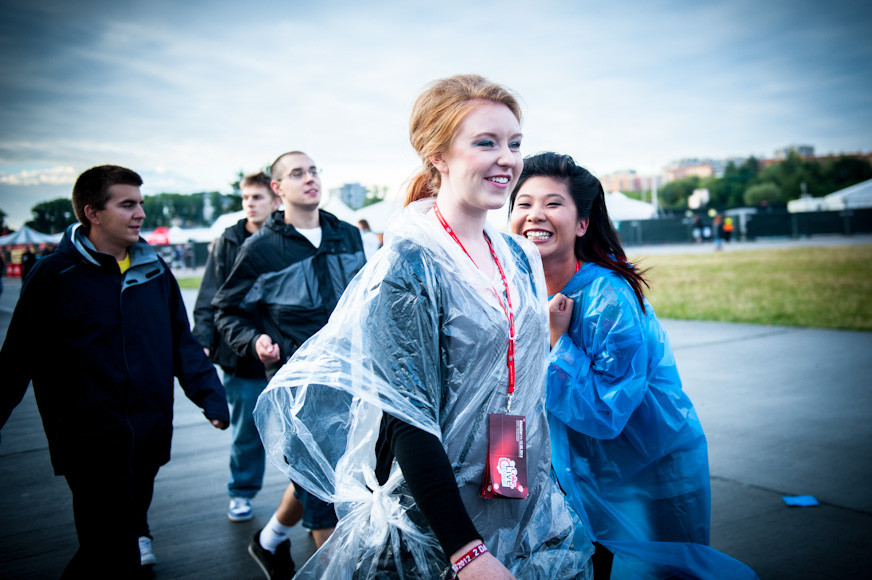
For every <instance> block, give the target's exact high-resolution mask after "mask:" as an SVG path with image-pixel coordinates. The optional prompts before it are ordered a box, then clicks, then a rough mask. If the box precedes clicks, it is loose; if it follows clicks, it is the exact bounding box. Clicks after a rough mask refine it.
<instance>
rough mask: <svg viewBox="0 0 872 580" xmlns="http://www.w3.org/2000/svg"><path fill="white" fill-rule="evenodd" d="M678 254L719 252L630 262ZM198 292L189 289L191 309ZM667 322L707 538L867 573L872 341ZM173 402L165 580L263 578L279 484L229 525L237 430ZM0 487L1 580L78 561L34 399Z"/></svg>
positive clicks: (746, 552) (776, 565)
mask: <svg viewBox="0 0 872 580" xmlns="http://www.w3.org/2000/svg"><path fill="white" fill-rule="evenodd" d="M845 241H847V242H849V243H857V242H863V243H870V242H872V238H869V237H866V238H859V237H856V238H839V239H832V240H828V239H823V240H821V239H817V238H815V239H813V240H812V241H809V242H805V241H803V240H800V241H798V242H795V241H793V242H792V241H788V240H781V241H779V240H775V241H769V242H756V243H753V244H735V245H733V246H728V247H727V251H735V250H739V249H752V248H756V247H771V246H776V247H778V246H780V245H803V244H807V243H813V244H815V245H819V244H820V243H828V244H829V243H842V242H845ZM746 246H747V247H746ZM676 250H678V251H712V248H711V246H708V247H697V246H681V247H671V249H670V247H667V246H652V247H643V248H633V249H632V250H631V254H633V255H643V254H645V253H654V252H658V251H676ZM181 275H185V273H181ZM4 282H5V283H6V289H5V291H4V293H3V295H2V297H0V328H2V331H0V336H5V332H6V326H7V325H8V322H9V317H10V312H11V309H12V307H13V306H14V301H15V300H14V299H15V296H16V295H17V292H18V284H17V282H10V281H9V279H5V280H4ZM194 295H195V293H194V292H186V295H185V299H186V301H187V302H188V304H189V305H190V304H192V303H193V298H194ZM664 324H665V326H666V328H667V330H668V332H669V335H670V337H671V340H672V343H673V346H674V349H675V355H676V358H677V360H678V366H679V370H680V372H681V375H682V378H683V380H684V383H685V388H686V390H687V392H688V393H689V394H690V396H691V398H692V399H693V401H694V403H695V405H696V407H697V409H698V412H699V415H700V417H701V419H702V422H703V427H704V428H705V431H706V434H707V437H708V440H709V454H710V463H711V476H712V545H713V546H714V547H715V548H717V549H719V550H721V551H723V552H725V553H727V554H730V555H731V556H733V557H736V558H738V559H740V560H742V561H743V562H745V563H747V564H748V565H750V566H751V567H752V568H754V569H755V570H756V571H757V573H758V574H759V575H760V577H761V578H762V579H763V580H768V579H776V578H778V579H780V578H785V579H806V578H807V579H818V578H861V577H870V574H872V550H870V549H869V546H870V545H872V483H870V482H872V389H870V386H872V381H870V377H872V358H870V353H872V333H864V332H846V331H829V330H815V329H797V328H785V327H769V326H756V325H746V324H724V323H712V322H697V321H678V320H667V321H664ZM47 344H49V345H50V340H47ZM49 350H50V348H49ZM48 362H50V361H48ZM0 376H2V370H0ZM0 381H2V378H0ZM175 408H176V417H175V427H176V431H175V439H174V447H173V460H172V461H171V462H170V463H169V464H168V465H167V466H166V467H164V468H163V469H161V471H160V473H159V474H158V478H157V483H156V490H155V500H154V504H153V506H152V509H151V511H150V513H149V515H150V522H151V525H152V530H153V533H154V536H155V542H154V547H155V551H156V553H157V556H158V564H157V566H156V567H155V575H156V577H157V578H167V579H170V578H172V579H175V578H185V579H198V578H212V579H216V580H221V579H228V580H230V579H234V580H236V579H247V578H251V579H254V578H260V577H262V576H261V574H260V572H259V570H258V569H257V567H256V566H255V565H254V564H253V563H252V562H251V561H250V559H249V557H248V555H247V554H246V552H245V545H246V543H247V542H248V539H249V538H250V536H251V535H252V534H253V533H254V531H255V530H257V529H258V528H259V527H260V526H261V525H263V523H265V522H266V520H267V519H268V518H269V517H270V515H271V514H272V511H273V509H274V507H275V506H276V505H277V503H278V500H279V498H280V496H281V492H282V491H283V489H284V486H285V480H284V477H283V476H282V475H280V474H279V473H278V472H277V471H276V470H275V469H268V475H267V481H266V485H265V489H264V490H263V491H262V492H261V494H260V495H259V496H258V498H257V500H256V503H255V519H254V520H253V521H252V522H249V523H245V524H231V523H229V522H228V521H227V519H226V517H225V515H224V510H225V509H226V497H225V490H224V486H225V481H226V479H227V475H228V469H227V454H228V451H227V449H228V444H229V435H228V433H226V432H218V431H216V430H215V429H213V428H212V427H210V426H209V425H208V424H207V423H206V421H205V420H204V419H203V418H202V416H201V415H200V413H199V410H198V409H197V408H196V407H195V406H194V405H193V404H192V403H190V402H189V401H187V399H185V398H184V396H183V395H181V391H179V396H178V399H177V401H176V407H175ZM0 491H2V493H0V578H54V577H57V575H58V574H59V573H60V571H61V570H62V568H63V566H64V565H65V563H66V562H67V560H68V559H69V558H70V557H71V556H72V554H73V553H74V552H75V549H76V540H75V531H74V529H73V524H72V517H71V508H70V496H69V492H68V490H67V488H66V485H65V484H64V481H63V479H62V478H56V477H53V476H52V473H51V466H50V463H49V459H48V452H47V450H46V442H45V437H44V435H43V434H42V428H41V425H40V423H39V417H38V414H37V412H36V407H35V404H34V401H33V395H32V390H28V394H27V396H26V397H25V400H24V402H23V403H22V404H21V405H20V406H19V407H18V408H17V409H16V410H15V412H14V413H13V414H12V417H11V419H10V421H9V423H8V424H7V425H6V427H4V429H3V432H2V444H0ZM800 494H811V495H814V496H815V497H816V498H817V499H818V500H820V502H821V505H820V506H819V507H811V508H789V507H786V506H785V505H784V503H783V501H782V499H781V498H782V496H784V495H800ZM311 550H312V544H311V540H310V539H309V538H308V536H307V534H306V533H305V531H304V530H301V529H296V530H295V535H294V554H295V559H297V560H298V561H302V560H303V559H304V558H305V557H307V555H308V554H309V553H310V552H311Z"/></svg>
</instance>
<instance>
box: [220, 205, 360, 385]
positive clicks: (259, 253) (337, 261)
mask: <svg viewBox="0 0 872 580" xmlns="http://www.w3.org/2000/svg"><path fill="white" fill-rule="evenodd" d="M319 213H320V223H321V234H322V238H321V245H320V246H319V247H317V248H315V247H314V246H313V245H312V244H311V243H310V242H309V240H307V239H306V238H305V237H304V236H303V235H302V234H300V233H299V232H298V231H297V230H296V229H295V228H294V227H293V226H291V225H288V224H286V223H285V221H284V213H283V212H281V211H277V212H273V214H272V215H271V216H270V218H269V219H268V220H267V222H266V224H265V225H264V227H263V228H262V229H261V230H260V231H259V232H257V233H256V234H254V235H253V236H251V237H250V238H248V239H247V240H246V241H245V243H244V244H243V245H242V248H241V249H240V251H239V255H238V256H237V258H236V264H235V265H234V266H233V270H232V271H231V272H230V275H229V276H228V277H227V280H226V281H225V282H224V284H223V285H222V286H221V288H220V289H219V290H218V293H217V294H215V298H214V300H213V301H212V304H213V305H214V306H215V308H216V309H217V310H218V313H217V317H216V324H217V326H218V330H219V331H220V332H221V333H222V335H223V336H224V339H225V340H226V341H227V343H228V344H229V345H230V347H231V348H233V350H234V351H236V353H237V354H238V355H240V356H253V357H257V352H256V351H255V347H254V345H255V343H256V342H257V339H258V337H259V336H260V335H261V334H267V335H269V336H270V338H272V340H273V341H274V342H276V343H277V344H278V345H279V350H280V355H281V362H280V363H279V364H276V365H272V366H271V367H268V368H267V374H271V373H272V372H274V371H275V370H276V369H278V368H279V367H280V366H281V364H283V363H284V362H285V361H286V360H287V359H288V358H290V356H291V355H292V354H294V352H295V351H296V350H297V348H298V347H299V346H300V345H301V344H303V343H304V342H305V341H306V340H307V339H308V338H309V337H310V336H312V335H313V334H315V333H316V332H318V330H320V329H321V327H322V326H324V324H326V323H327V319H328V318H329V317H330V313H331V312H333V308H335V306H336V303H337V302H338V301H339V297H340V296H341V295H342V292H343V291H344V290H345V287H346V286H347V285H348V282H350V281H351V279H352V278H353V277H354V275H355V274H357V272H358V270H360V268H361V267H363V265H364V263H365V262H366V258H365V257H364V253H363V242H362V241H361V239H360V230H358V229H357V228H356V227H354V226H352V225H350V224H347V223H345V222H343V221H340V220H339V219H338V218H337V217H336V216H334V215H333V214H331V213H327V212H325V211H320V212H319Z"/></svg>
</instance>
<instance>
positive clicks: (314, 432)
mask: <svg viewBox="0 0 872 580" xmlns="http://www.w3.org/2000/svg"><path fill="white" fill-rule="evenodd" d="M432 206H433V200H432V199H430V200H422V201H419V202H416V203H414V204H411V205H410V206H409V207H407V208H406V209H405V210H404V211H403V213H402V215H401V216H400V217H399V218H395V219H394V220H393V223H392V225H391V227H390V229H389V230H388V232H387V233H386V245H385V247H384V248H383V249H381V250H379V252H378V253H377V254H376V255H375V256H374V258H373V260H372V261H371V262H369V263H368V264H367V265H366V266H365V267H364V269H363V270H361V272H360V273H359V274H358V276H357V277H356V278H355V279H354V280H353V281H352V282H351V284H350V285H349V287H348V289H347V290H346V292H345V294H344V295H343V297H342V299H341V301H340V303H339V305H338V306H337V308H336V310H335V311H334V313H333V315H332V317H331V318H330V321H329V322H328V324H327V325H326V326H325V327H324V328H323V329H322V330H321V331H320V332H319V333H318V334H316V335H315V336H314V337H312V339H310V340H309V341H307V342H306V343H305V344H304V345H303V346H302V347H301V348H300V349H299V350H298V351H297V353H296V354H295V355H294V356H293V358H292V359H291V360H290V361H289V362H288V363H287V364H286V365H285V366H284V367H282V369H281V370H280V371H279V372H278V373H277V375H276V376H275V378H274V379H273V380H272V382H270V384H269V387H268V388H267V390H266V391H265V392H264V393H263V394H262V395H261V397H260V400H259V402H258V405H257V409H256V411H255V417H256V420H257V424H258V428H259V429H260V432H261V435H262V437H263V439H264V442H265V445H266V448H267V451H268V453H269V454H270V455H271V456H272V457H273V459H274V460H275V462H276V463H277V464H278V465H280V466H281V467H283V468H284V470H285V471H286V472H287V473H288V475H289V476H290V478H291V479H292V480H293V481H295V482H297V483H299V484H300V485H301V486H302V487H303V488H305V489H307V490H309V491H310V492H312V493H314V494H316V495H318V496H319V497H321V498H322V499H324V500H326V501H330V502H334V503H335V506H336V511H337V515H338V516H339V518H340V521H339V524H338V525H337V527H336V531H335V532H334V534H333V535H332V536H331V538H330V540H329V541H328V542H327V543H326V544H325V545H324V546H323V547H322V548H321V549H320V550H319V551H318V552H317V553H316V554H315V556H313V557H312V558H311V559H310V560H309V561H308V562H307V563H306V565H305V566H304V567H303V568H302V569H301V570H300V572H299V573H298V574H299V576H300V577H301V578H307V577H324V578H352V577H353V578H376V577H385V575H386V572H385V569H384V568H385V561H388V560H389V561H391V563H389V564H388V565H387V566H388V567H390V566H393V565H396V566H398V567H399V568H400V570H399V572H400V574H401V576H400V577H406V578H440V577H442V576H443V575H444V574H445V573H446V572H447V571H448V569H449V562H448V560H447V558H446V556H445V555H444V554H443V553H442V550H441V548H440V546H439V544H438V542H437V540H436V538H435V536H434V535H433V533H432V531H430V529H429V526H427V524H426V523H425V522H424V521H423V518H422V517H421V514H420V511H418V509H417V508H416V507H415V502H414V500H413V499H412V497H411V495H410V493H409V491H408V489H407V486H406V484H405V482H404V479H403V476H402V471H401V470H400V469H399V466H398V464H397V463H396V461H394V463H393V465H392V466H391V469H390V476H389V477H388V479H387V481H386V483H385V484H384V485H383V486H379V485H378V483H377V480H376V476H375V472H374V467H375V462H376V454H375V446H376V442H377V437H378V435H379V425H380V422H381V417H382V413H389V414H391V415H393V416H395V417H397V418H399V419H400V420H402V421H404V422H406V423H409V424H411V425H413V426H415V427H418V428H420V429H422V430H424V431H426V432H428V433H431V434H433V435H435V436H436V437H438V438H439V439H440V440H441V442H442V444H443V446H444V447H445V450H446V453H447V455H448V459H449V461H450V462H451V464H452V467H453V469H454V473H455V477H456V480H457V485H458V487H459V490H460V494H461V498H462V500H463V502H464V505H465V506H466V510H467V512H468V513H469V515H470V517H471V518H472V521H473V523H474V524H475V526H476V528H477V530H478V531H479V533H481V534H482V538H483V540H484V542H485V544H486V545H487V547H488V548H489V550H490V551H491V553H492V554H493V555H494V556H496V557H497V558H498V559H499V560H500V561H501V562H503V563H504V564H505V565H506V566H507V567H508V568H509V569H510V570H511V571H513V572H514V574H515V575H516V576H517V577H518V578H532V579H535V578H555V579H557V578H586V577H589V575H590V565H589V557H590V554H591V553H592V551H593V550H592V546H591V544H590V540H589V538H588V536H587V534H586V532H585V530H584V528H583V526H582V525H581V522H580V520H579V519H578V517H577V516H575V515H574V514H573V513H572V512H571V510H570V509H569V508H568V506H567V503H566V501H565V498H564V497H563V495H562V494H561V492H560V490H559V487H558V486H557V483H556V481H555V480H553V479H552V478H551V476H550V462H551V454H550V449H549V431H548V422H547V418H546V413H545V407H544V400H545V397H544V395H545V385H544V379H545V370H546V364H547V361H546V358H547V350H548V342H547V318H546V317H547V312H546V308H545V304H546V303H545V296H544V289H545V281H544V277H543V275H542V270H541V264H540V258H539V255H538V252H537V251H536V250H535V248H533V247H532V245H531V244H529V243H528V242H527V241H526V240H523V239H520V238H518V237H514V236H511V235H502V234H499V233H498V232H495V231H492V230H490V229H488V230H487V231H488V234H489V236H490V239H491V240H492V242H493V245H494V249H495V251H496V253H497V255H498V257H499V259H500V261H501V263H502V264H503V267H504V269H505V270H506V276H507V278H508V280H509V284H510V288H511V295H512V302H513V305H514V309H515V317H516V327H517V335H518V340H517V347H516V360H517V364H516V372H517V382H516V384H517V387H516V392H515V396H514V399H513V401H512V405H511V413H512V414H518V415H524V416H526V420H527V431H528V432H527V442H528V449H527V451H528V453H527V469H528V487H529V496H528V497H527V498H526V499H523V500H509V499H487V500H486V499H482V498H481V497H480V492H481V486H482V477H483V471H484V462H485V456H486V445H487V430H486V423H487V416H488V414H489V413H505V412H506V404H507V393H506V386H507V381H508V370H507V365H506V356H507V347H508V333H509V330H508V322H507V320H506V316H505V314H504V312H503V310H502V308H501V307H500V305H499V303H498V301H497V299H496V297H495V294H494V292H493V288H494V285H493V281H492V280H489V279H487V278H486V277H485V276H483V275H482V274H481V272H480V271H479V270H478V269H477V268H476V267H475V266H474V265H473V264H472V262H471V261H470V260H469V258H468V257H467V256H466V255H465V254H464V253H463V250H462V249H461V248H460V247H459V246H458V245H457V244H456V243H454V242H453V241H452V240H451V238H450V237H449V235H448V234H447V233H446V232H445V231H444V230H443V228H442V227H441V226H440V225H439V224H438V223H437V222H435V221H432V220H431V219H430V218H429V217H427V216H425V215H424V213H425V212H426V211H428V210H429V209H430V208H431V207H432ZM500 285H501V284H500ZM286 458H287V459H286ZM410 516H411V517H410Z"/></svg>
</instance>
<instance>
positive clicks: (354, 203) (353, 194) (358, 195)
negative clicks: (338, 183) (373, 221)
mask: <svg viewBox="0 0 872 580" xmlns="http://www.w3.org/2000/svg"><path fill="white" fill-rule="evenodd" d="M330 193H331V195H334V196H338V197H339V199H340V200H342V203H344V204H345V205H347V206H348V207H350V208H351V209H360V208H362V207H363V201H364V200H365V199H366V188H365V187H364V186H362V185H360V184H359V183H346V184H345V185H343V186H342V187H337V188H335V189H331V190H330Z"/></svg>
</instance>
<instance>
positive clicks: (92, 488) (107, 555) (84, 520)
mask: <svg viewBox="0 0 872 580" xmlns="http://www.w3.org/2000/svg"><path fill="white" fill-rule="evenodd" d="M116 467H117V466H116ZM158 469H159V467H156V466H144V467H140V468H136V469H133V470H131V469H130V468H126V469H125V468H116V469H112V468H111V466H93V465H92V466H90V468H89V469H85V468H82V469H76V470H73V471H70V472H68V473H66V474H64V476H65V478H66V480H67V485H68V486H69V488H70V491H71V492H72V494H73V518H74V520H75V523H76V534H77V535H78V539H79V550H78V551H77V552H76V554H75V555H74V556H73V559H72V560H70V563H69V564H68V565H67V567H66V569H65V570H64V573H63V575H62V576H61V578H109V577H112V578H128V577H130V578H132V577H135V576H136V575H137V574H139V568H140V566H139V545H138V541H137V538H139V536H147V535H149V530H148V519H147V512H148V508H149V506H150V505H151V498H152V493H153V490H154V477H155V475H157V471H158Z"/></svg>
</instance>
